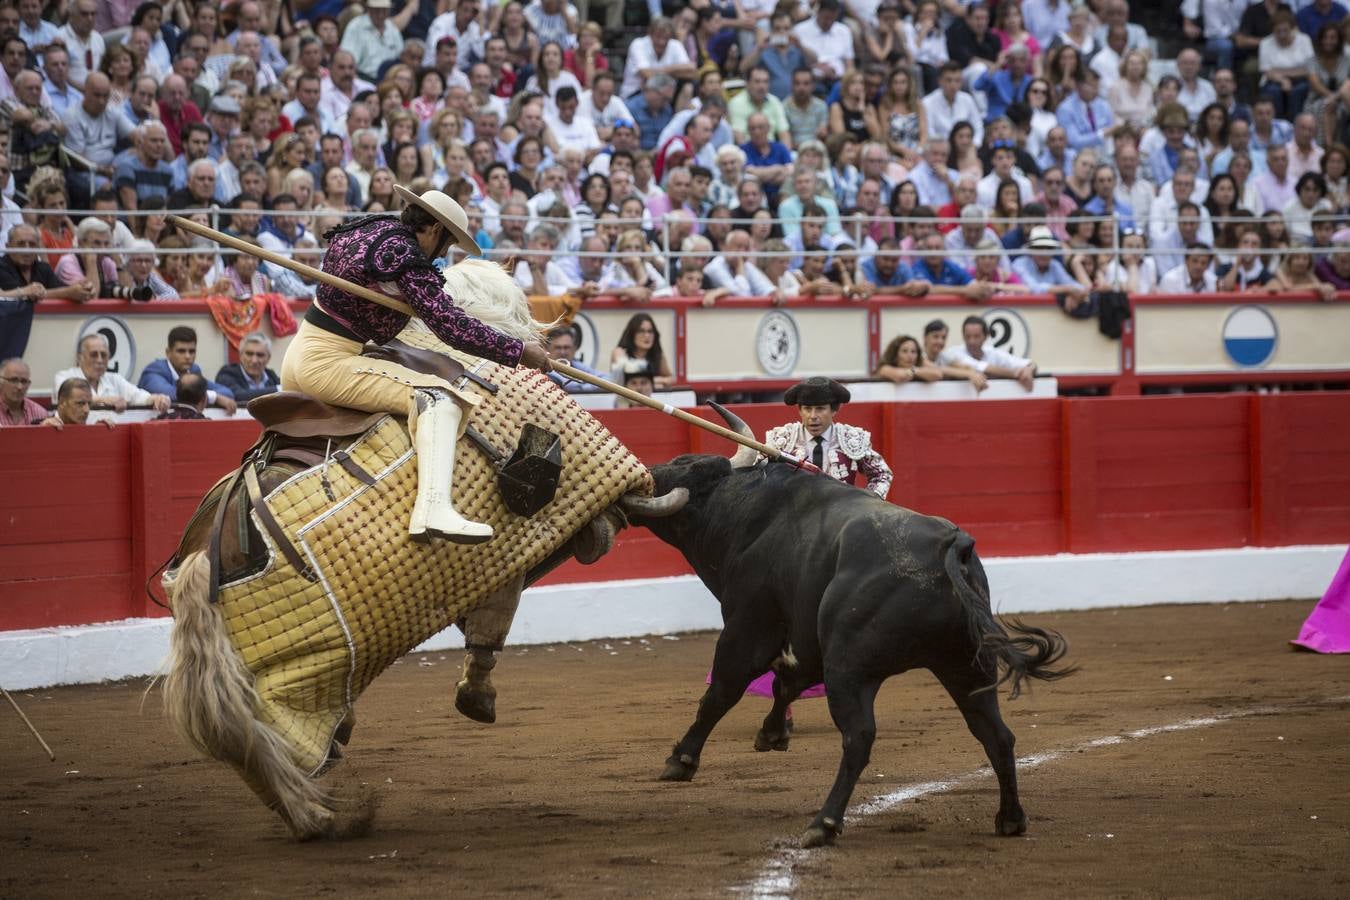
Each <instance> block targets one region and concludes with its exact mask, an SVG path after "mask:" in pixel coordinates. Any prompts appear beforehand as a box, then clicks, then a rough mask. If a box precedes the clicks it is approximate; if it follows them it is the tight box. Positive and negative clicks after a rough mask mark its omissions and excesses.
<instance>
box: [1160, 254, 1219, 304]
mask: <svg viewBox="0 0 1350 900" xmlns="http://www.w3.org/2000/svg"><path fill="white" fill-rule="evenodd" d="M1213 261H1214V252H1213V250H1212V249H1211V247H1210V246H1209V244H1202V243H1200V242H1199V241H1197V242H1196V243H1194V244H1190V245H1189V246H1187V247H1186V259H1185V261H1184V262H1183V263H1181V265H1178V266H1173V267H1172V269H1171V270H1170V271H1168V273H1167V274H1166V275H1164V276H1163V277H1162V279H1161V280H1160V281H1159V282H1158V293H1160V294H1212V293H1214V291H1215V290H1217V289H1218V283H1219V281H1218V278H1217V277H1216V276H1215V274H1214V271H1213V269H1211V268H1210V263H1212V262H1213Z"/></svg>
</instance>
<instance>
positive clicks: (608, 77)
mask: <svg viewBox="0 0 1350 900" xmlns="http://www.w3.org/2000/svg"><path fill="white" fill-rule="evenodd" d="M617 86H618V81H617V80H616V79H615V77H614V73H612V72H597V73H595V77H594V78H592V79H591V89H590V90H588V91H583V92H582V94H581V98H580V102H579V103H578V104H577V115H578V116H580V117H581V118H583V119H586V120H587V121H589V122H590V123H591V125H593V126H594V127H595V133H596V134H597V135H599V136H600V140H602V141H608V140H609V139H610V136H611V135H612V134H613V132H614V123H615V122H619V121H630V122H631V121H632V119H633V114H632V113H631V112H629V111H628V107H627V106H625V105H624V103H623V101H622V100H620V99H619V98H618V97H617V96H615V94H614V89H615V88H616V87H617Z"/></svg>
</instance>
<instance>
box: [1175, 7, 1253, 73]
mask: <svg viewBox="0 0 1350 900" xmlns="http://www.w3.org/2000/svg"><path fill="white" fill-rule="evenodd" d="M1251 5H1252V0H1182V2H1181V15H1182V22H1181V29H1182V33H1183V34H1184V35H1185V36H1186V40H1188V41H1198V40H1199V39H1200V38H1201V37H1203V38H1204V39H1205V53H1206V55H1208V56H1212V57H1214V60H1215V62H1216V65H1215V68H1216V69H1231V68H1233V35H1235V34H1237V32H1238V26H1239V25H1241V24H1242V14H1243V13H1244V12H1246V11H1247V7H1248V6H1251ZM1202 18H1203V19H1204V28H1201V27H1200V20H1201V19H1202Z"/></svg>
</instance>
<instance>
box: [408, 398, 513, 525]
mask: <svg viewBox="0 0 1350 900" xmlns="http://www.w3.org/2000/svg"><path fill="white" fill-rule="evenodd" d="M417 404H418V408H419V410H420V412H419V413H418V418H417V436H416V439H415V440H416V444H417V502H416V503H414V504H413V511H412V518H411V519H410V520H409V522H408V533H409V534H410V535H411V536H412V539H413V540H414V541H417V542H419V543H425V542H427V541H430V540H431V539H432V538H444V539H445V540H447V541H452V542H454V543H456V544H481V543H482V542H484V541H486V540H488V539H489V538H491V537H492V526H491V525H484V524H483V523H481V522H471V521H469V520H468V519H466V518H464V517H463V516H461V515H460V514H459V513H458V512H457V511H456V510H455V507H454V504H453V503H452V501H451V488H452V486H453V483H454V478H455V444H456V442H457V440H458V436H459V423H460V420H461V418H463V416H464V411H463V410H462V409H460V406H459V403H458V402H457V401H456V400H455V398H454V397H451V396H449V395H448V394H446V393H444V392H441V391H436V392H432V391H425V390H419V391H418V392H417Z"/></svg>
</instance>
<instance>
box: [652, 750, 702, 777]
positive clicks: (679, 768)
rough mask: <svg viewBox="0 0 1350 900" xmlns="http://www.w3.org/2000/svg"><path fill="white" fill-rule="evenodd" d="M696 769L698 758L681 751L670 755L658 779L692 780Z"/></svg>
mask: <svg viewBox="0 0 1350 900" xmlns="http://www.w3.org/2000/svg"><path fill="white" fill-rule="evenodd" d="M697 771H698V760H696V759H694V757H692V756H690V755H689V754H688V753H681V754H678V755H674V756H671V757H670V759H668V760H666V768H665V770H664V771H662V772H661V775H660V777H659V778H658V779H657V780H658V781H693V780H694V773H695V772H697Z"/></svg>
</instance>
